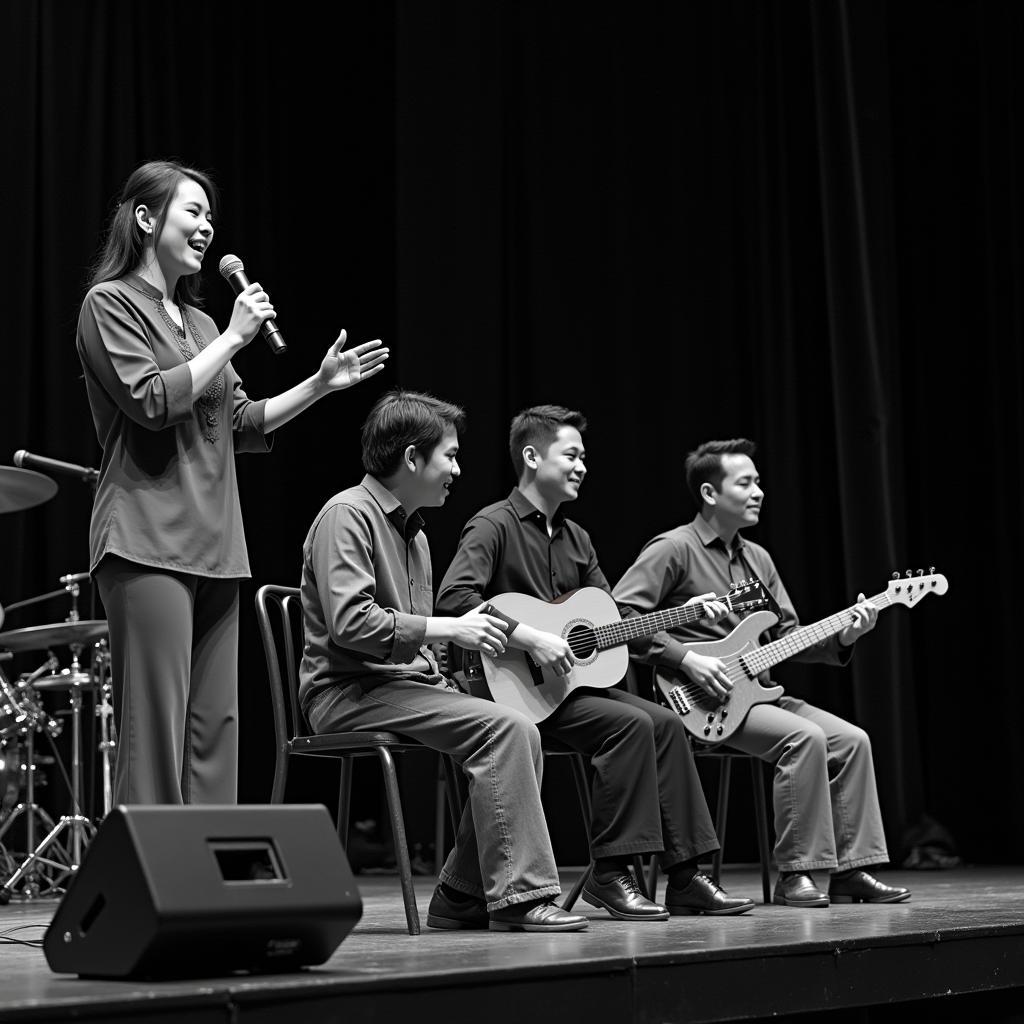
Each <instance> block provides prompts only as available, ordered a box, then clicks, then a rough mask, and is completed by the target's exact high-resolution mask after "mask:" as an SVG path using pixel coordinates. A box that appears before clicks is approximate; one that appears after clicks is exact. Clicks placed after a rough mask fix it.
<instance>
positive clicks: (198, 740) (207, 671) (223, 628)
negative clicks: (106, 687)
mask: <svg viewBox="0 0 1024 1024" xmlns="http://www.w3.org/2000/svg"><path fill="white" fill-rule="evenodd" d="M95 575H96V582H97V584H98V585H99V588H100V596H101V598H102V600H103V607H104V609H105V610H106V614H107V628H108V632H109V637H110V669H111V675H112V677H113V687H114V723H115V725H116V728H117V746H116V757H115V762H114V803H115V804H189V803H194V804H230V803H235V802H236V800H237V798H238V796H237V793H238V580H233V579H232V580H221V579H209V578H207V577H204V576H193V575H190V574H188V573H180V572H171V571H169V570H165V569H154V568H150V567H149V566H145V565H139V564H138V563H136V562H129V561H127V560H125V559H123V558H118V557H117V556H112V555H108V556H107V557H106V558H104V559H103V561H102V562H101V563H100V565H99V567H98V568H97V570H96V574H95Z"/></svg>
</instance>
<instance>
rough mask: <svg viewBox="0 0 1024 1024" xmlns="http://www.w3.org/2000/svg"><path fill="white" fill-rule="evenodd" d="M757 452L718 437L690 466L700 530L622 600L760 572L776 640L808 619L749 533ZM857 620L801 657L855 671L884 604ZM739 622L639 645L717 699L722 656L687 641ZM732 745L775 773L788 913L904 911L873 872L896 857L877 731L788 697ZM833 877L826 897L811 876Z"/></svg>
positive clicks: (653, 548) (627, 586)
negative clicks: (881, 784) (888, 906)
mask: <svg viewBox="0 0 1024 1024" xmlns="http://www.w3.org/2000/svg"><path fill="white" fill-rule="evenodd" d="M754 451H755V446H754V444H753V443H752V442H751V441H747V440H746V439H743V438H739V439H737V440H733V441H708V442H707V443H706V444H702V445H701V446H700V447H699V448H698V449H697V450H696V451H693V452H690V454H689V455H688V456H687V458H686V482H687V486H688V487H689V489H690V492H691V493H692V494H693V496H694V498H695V499H696V500H697V501H698V503H699V504H700V514H699V515H698V516H697V517H696V518H695V519H694V520H693V522H692V523H687V524H686V525H685V526H679V527H676V529H674V530H670V531H669V532H668V533H663V534H660V535H659V536H657V537H655V538H654V539H653V540H652V541H650V542H649V543H648V544H647V545H646V547H644V549H643V550H642V551H641V552H640V555H639V556H638V558H637V560H636V562H634V564H633V565H632V566H631V567H630V568H629V569H628V570H627V571H626V573H625V575H624V576H623V577H622V579H621V580H619V582H618V584H617V585H616V587H615V590H614V594H615V599H616V600H617V601H618V602H619V603H620V604H622V605H625V606H628V607H630V608H633V609H635V610H636V611H637V612H639V613H647V612H652V611H660V610H662V609H665V608H672V607H675V606H678V605H682V604H685V603H687V602H688V601H689V600H690V599H691V597H692V596H693V595H694V594H699V593H702V592H703V591H706V590H716V589H724V588H727V587H728V586H729V585H730V584H731V583H732V582H733V581H737V580H740V579H744V578H746V577H750V576H752V575H756V576H757V577H759V578H760V580H761V582H762V583H763V584H764V586H765V588H766V589H767V590H768V592H769V593H770V595H771V597H772V598H774V600H775V602H776V603H777V605H778V608H777V609H775V611H776V614H778V615H779V616H780V618H779V621H778V623H777V624H776V625H775V626H774V627H772V629H771V631H770V634H771V639H772V640H776V639H778V638H779V637H781V636H784V635H785V634H787V633H789V632H790V631H792V630H793V629H795V628H796V627H797V626H798V625H799V622H798V620H797V616H796V611H795V609H794V608H793V603H792V601H790V599H789V595H788V594H787V593H786V588H785V587H784V586H783V585H782V580H781V579H780V578H779V574H778V572H777V571H776V569H775V564H774V563H773V562H772V560H771V557H770V556H769V554H768V552H767V551H765V549H764V548H763V547H761V546H760V545H759V544H754V543H752V542H751V541H748V540H745V539H743V538H742V537H740V535H739V531H740V530H742V529H743V528H744V527H747V526H754V525H756V524H757V522H758V520H759V519H760V517H761V504H762V501H763V499H764V492H763V491H762V490H761V486H760V477H759V476H758V473H757V467H756V466H755V465H754V462H753V455H754ZM857 600H858V604H857V605H856V607H855V610H854V621H853V623H852V624H851V625H849V626H847V627H846V628H845V629H844V630H843V631H842V632H841V633H839V634H837V635H836V636H834V637H832V638H831V639H828V640H824V641H821V642H819V643H818V644H816V645H815V646H814V647H811V648H809V649H808V650H806V651H804V652H803V654H802V655H797V659H798V660H802V661H812V662H814V661H817V662H826V663H828V664H832V665H845V664H846V663H847V662H849V660H850V658H851V657H852V656H853V651H852V650H851V646H852V644H853V643H854V642H855V641H856V640H857V639H858V637H860V636H862V635H863V634H864V633H867V632H868V631H869V630H871V629H872V628H873V627H874V625H875V619H876V617H877V615H878V612H877V610H876V609H875V607H874V605H872V604H871V603H870V602H867V601H865V600H864V595H863V594H860V595H859V597H858V599H857ZM737 623H738V618H737V617H736V616H735V615H730V616H727V617H725V618H723V619H720V620H718V621H717V622H716V623H715V624H714V625H711V626H707V625H696V626H689V627H681V628H678V629H673V630H671V631H670V632H664V633H658V634H656V635H655V636H653V637H650V638H647V639H645V640H638V641H634V642H632V643H631V644H630V648H631V653H632V654H633V655H634V656H635V657H637V658H638V659H639V660H641V661H644V662H647V663H649V664H652V665H661V666H665V667H667V668H671V669H674V670H679V671H681V672H682V673H683V674H685V676H687V677H688V678H689V679H690V680H692V681H693V682H694V683H696V684H698V685H699V686H700V687H702V688H703V689H704V690H705V691H706V692H707V693H709V694H712V695H714V696H717V697H722V696H725V695H726V694H727V693H728V691H729V690H730V689H731V688H732V682H731V680H730V679H729V677H728V675H727V674H726V666H725V664H724V663H723V662H722V661H721V660H719V659H718V658H712V657H708V656H705V655H701V654H698V653H697V652H696V651H687V650H684V649H683V647H682V644H683V643H684V642H685V641H688V640H690V641H692V640H698V639H699V640H707V639H710V638H719V637H724V636H726V635H727V634H728V633H729V632H731V631H732V630H733V629H734V628H735V627H736V625H737ZM729 745H730V746H732V747H736V748H737V749H739V750H742V751H745V752H746V753H749V754H754V755H755V756H756V757H759V758H761V760H763V761H768V762H770V763H771V764H773V765H775V779H774V803H775V832H776V844H775V859H776V863H777V864H778V867H779V872H780V873H779V878H778V881H777V883H776V886H775V893H774V897H773V898H774V902H775V903H779V904H782V905H784V906H789V907H827V906H828V904H829V900H830V899H831V900H832V902H834V903H849V902H857V901H863V902H865V903H899V902H901V901H902V900H905V899H907V898H908V897H909V896H910V891H909V890H908V889H903V888H898V887H895V886H891V885H885V884H883V883H882V882H880V881H878V879H876V878H874V877H873V876H872V875H870V874H868V872H867V871H864V870H863V868H865V867H868V866H870V865H872V864H882V863H884V862H886V861H888V859H889V854H888V852H887V851H886V846H885V836H884V834H883V831H882V817H881V813H880V811H879V807H878V794H877V791H876V788H875V770H874V765H873V762H872V758H871V743H870V741H869V739H868V736H867V734H866V733H865V732H864V731H863V730H862V729H859V728H857V727H856V726H855V725H851V724H850V723H849V722H845V721H843V719H841V718H838V717H836V716H835V715H831V714H829V713H828V712H826V711H822V710H820V709H819V708H816V707H814V706H813V705H811V704H808V703H806V702H805V701H802V700H797V699H795V698H793V697H788V696H782V697H780V698H779V700H778V702H773V703H769V704H756V705H754V706H753V707H752V708H751V709H750V712H749V713H748V715H747V718H746V720H745V721H744V723H743V725H742V726H741V727H740V728H739V729H738V730H737V731H736V732H735V733H734V734H733V736H732V737H731V738H730V740H729ZM815 870H827V871H829V872H831V879H830V882H829V887H828V893H827V894H826V893H824V892H822V891H821V890H819V889H818V888H817V886H816V884H815V881H814V878H813V876H812V874H811V872H812V871H815Z"/></svg>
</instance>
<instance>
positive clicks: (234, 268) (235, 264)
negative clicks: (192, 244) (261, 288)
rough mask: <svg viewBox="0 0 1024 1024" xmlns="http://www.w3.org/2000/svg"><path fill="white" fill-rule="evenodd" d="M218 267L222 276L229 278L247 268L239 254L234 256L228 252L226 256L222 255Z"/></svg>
mask: <svg viewBox="0 0 1024 1024" xmlns="http://www.w3.org/2000/svg"><path fill="white" fill-rule="evenodd" d="M217 269H218V270H219V271H220V273H221V277H223V278H224V279H225V280H227V279H228V278H229V277H230V276H231V275H232V274H236V273H237V272H238V271H239V270H244V269H245V268H244V266H243V265H242V261H241V260H240V259H239V258H238V257H237V256H232V255H231V253H228V254H227V255H226V256H222V257H221V260H220V263H219V264H218V265H217Z"/></svg>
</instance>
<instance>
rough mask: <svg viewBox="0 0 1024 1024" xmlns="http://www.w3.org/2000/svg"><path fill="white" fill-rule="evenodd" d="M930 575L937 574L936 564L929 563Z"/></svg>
mask: <svg viewBox="0 0 1024 1024" xmlns="http://www.w3.org/2000/svg"><path fill="white" fill-rule="evenodd" d="M928 575H929V576H934V575H935V566H934V565H929V566H928Z"/></svg>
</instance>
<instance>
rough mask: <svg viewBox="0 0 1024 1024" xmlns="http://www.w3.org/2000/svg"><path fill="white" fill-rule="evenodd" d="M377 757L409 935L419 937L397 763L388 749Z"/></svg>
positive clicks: (380, 750) (381, 750)
mask: <svg viewBox="0 0 1024 1024" xmlns="http://www.w3.org/2000/svg"><path fill="white" fill-rule="evenodd" d="M377 756H378V757H379V758H380V766H381V768H382V769H383V771H384V791H385V793H386V794H387V800H388V811H389V813H390V814H391V834H392V836H393V837H394V840H395V857H396V858H397V860H398V874H399V877H400V878H401V880H402V899H403V900H404V901H405V920H406V924H407V925H408V927H409V934H410V935H419V933H420V915H419V911H418V910H417V909H416V890H415V889H414V888H413V884H412V864H411V863H410V861H409V844H408V843H407V842H406V838H405V819H404V817H403V815H402V798H401V796H400V795H399V792H398V776H397V774H396V773H395V761H394V758H393V757H392V756H391V751H390V750H388V748H387V747H378V748H377Z"/></svg>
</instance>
